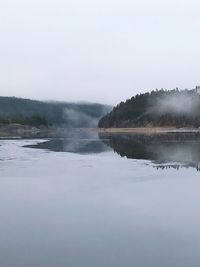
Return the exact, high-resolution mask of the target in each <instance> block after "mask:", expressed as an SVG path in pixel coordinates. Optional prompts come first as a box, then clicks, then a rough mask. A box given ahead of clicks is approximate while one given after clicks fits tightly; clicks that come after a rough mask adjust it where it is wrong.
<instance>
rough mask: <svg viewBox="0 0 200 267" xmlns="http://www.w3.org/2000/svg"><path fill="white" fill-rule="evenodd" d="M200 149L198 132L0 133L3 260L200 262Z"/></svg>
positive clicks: (40, 264) (153, 266)
mask: <svg viewBox="0 0 200 267" xmlns="http://www.w3.org/2000/svg"><path fill="white" fill-rule="evenodd" d="M73 137H74V138H73ZM199 147H200V138H199V135H196V134H192V135H189V134H187V135H183V134H181V135H179V134H172V135H171V134H170V135H156V136H144V135H139V136H138V135H118V134H117V135H106V136H105V135H101V136H100V138H99V137H98V135H97V134H96V133H92V134H91V133H90V134H89V136H88V135H86V134H85V133H84V135H82V133H78V134H77V133H75V134H74V135H73V134H70V135H69V136H66V138H54V139H46V140H0V159H1V160H0V177H1V179H0V214H1V220H0V235H1V238H0V266H2V267H19V266H20V267H27V266H28V267H36V266H37V267H46V266H48V267H55V266H59V267H147V266H148V267H179V266H180V267H188V266H190V267H197V266H200V253H199V247H200V227H199V225H200V212H199V211H200V209H199V203H200V179H199V172H197V171H196V168H197V169H198V164H199V161H200V157H199V151H200V150H199ZM36 148H37V149H36ZM114 151H115V152H117V153H114ZM61 152H62V153H61ZM175 165H176V166H186V167H187V168H179V171H177V170H176V169H174V168H169V169H161V168H160V167H161V166H175ZM155 166H156V168H152V167H155Z"/></svg>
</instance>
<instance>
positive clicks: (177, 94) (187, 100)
mask: <svg viewBox="0 0 200 267" xmlns="http://www.w3.org/2000/svg"><path fill="white" fill-rule="evenodd" d="M199 115H200V95H199V94H198V93H197V91H196V90H195V89H193V90H182V91H179V90H178V89H175V90H171V91H164V90H156V91H152V92H151V93H144V94H140V95H136V96H135V97H132V98H131V99H128V100H127V101H126V102H121V103H120V104H119V105H117V106H116V107H114V108H113V110H112V111H111V112H110V113H109V114H107V115H106V116H104V117H103V118H102V119H101V120H100V121H99V127H100V128H111V127H119V128H126V127H130V128H131V127H154V126H159V127H162V126H174V127H199V126H200V116H199Z"/></svg>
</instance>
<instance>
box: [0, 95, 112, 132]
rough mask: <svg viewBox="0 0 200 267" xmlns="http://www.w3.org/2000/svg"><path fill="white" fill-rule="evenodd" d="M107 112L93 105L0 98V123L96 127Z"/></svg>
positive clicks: (107, 110) (101, 107)
mask: <svg viewBox="0 0 200 267" xmlns="http://www.w3.org/2000/svg"><path fill="white" fill-rule="evenodd" d="M110 110H111V107H110V106H107V105H102V104H96V103H65V102H43V101H36V100H30V99H23V98H16V97H0V123H1V124H8V123H20V124H30V125H40V124H41V125H47V124H48V125H55V126H62V127H70V128H74V127H77V128H79V127H83V128H84V127H96V126H97V124H98V121H99V119H100V118H101V117H102V116H104V115H105V114H107V113H108V112H109V111H110Z"/></svg>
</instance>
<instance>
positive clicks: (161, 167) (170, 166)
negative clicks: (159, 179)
mask: <svg viewBox="0 0 200 267" xmlns="http://www.w3.org/2000/svg"><path fill="white" fill-rule="evenodd" d="M190 167H193V168H195V169H196V170H197V171H200V166H199V163H196V164H195V163H194V164H192V163H190V164H188V165H187V164H185V165H181V164H167V165H158V164H157V165H155V166H154V168H156V169H157V170H166V169H175V170H177V171H178V170H179V169H182V168H190Z"/></svg>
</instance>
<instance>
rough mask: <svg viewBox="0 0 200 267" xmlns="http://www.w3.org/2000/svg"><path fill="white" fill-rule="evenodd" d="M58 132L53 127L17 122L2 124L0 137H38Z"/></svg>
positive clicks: (0, 125)
mask: <svg viewBox="0 0 200 267" xmlns="http://www.w3.org/2000/svg"><path fill="white" fill-rule="evenodd" d="M55 132H56V129H55V128H53V127H46V126H38V127H34V126H29V125H21V124H16V123H11V124H0V138H36V137H46V136H49V135H52V134H53V133H55Z"/></svg>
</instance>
